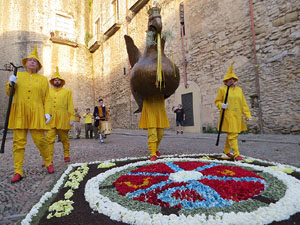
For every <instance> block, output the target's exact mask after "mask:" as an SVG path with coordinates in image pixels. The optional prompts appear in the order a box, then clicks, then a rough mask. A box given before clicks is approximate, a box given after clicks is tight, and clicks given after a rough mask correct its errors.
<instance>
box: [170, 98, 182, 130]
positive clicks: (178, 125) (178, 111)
mask: <svg viewBox="0 0 300 225" xmlns="http://www.w3.org/2000/svg"><path fill="white" fill-rule="evenodd" d="M172 111H173V112H174V113H176V133H177V134H179V132H180V133H181V134H183V124H184V121H185V112H184V109H183V108H182V105H181V104H178V108H177V109H175V110H174V106H173V107H172Z"/></svg>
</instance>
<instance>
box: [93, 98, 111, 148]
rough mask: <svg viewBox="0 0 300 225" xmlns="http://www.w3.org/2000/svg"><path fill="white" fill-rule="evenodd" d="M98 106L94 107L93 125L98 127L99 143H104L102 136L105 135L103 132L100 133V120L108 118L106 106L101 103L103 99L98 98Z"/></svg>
mask: <svg viewBox="0 0 300 225" xmlns="http://www.w3.org/2000/svg"><path fill="white" fill-rule="evenodd" d="M98 102H99V106H96V107H95V108H94V113H93V116H94V119H95V127H98V132H99V140H100V142H101V143H104V140H103V138H104V137H105V134H102V133H101V121H106V120H108V117H109V112H108V110H107V107H106V106H105V105H104V104H103V99H102V98H101V99H99V101H98Z"/></svg>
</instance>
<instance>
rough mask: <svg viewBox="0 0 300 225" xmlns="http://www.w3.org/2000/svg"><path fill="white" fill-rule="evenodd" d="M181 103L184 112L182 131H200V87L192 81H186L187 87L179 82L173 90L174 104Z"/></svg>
mask: <svg viewBox="0 0 300 225" xmlns="http://www.w3.org/2000/svg"><path fill="white" fill-rule="evenodd" d="M178 104H182V106H183V108H184V109H185V112H186V121H185V125H184V132H188V133H202V129H201V127H202V121H201V105H200V88H199V85H198V84H197V83H195V82H193V81H188V82H187V88H186V87H185V86H184V84H180V85H179V87H178V88H177V90H176V92H175V105H176V106H177V105H178Z"/></svg>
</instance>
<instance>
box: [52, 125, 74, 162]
mask: <svg viewBox="0 0 300 225" xmlns="http://www.w3.org/2000/svg"><path fill="white" fill-rule="evenodd" d="M68 132H69V130H60V129H56V128H52V129H51V130H49V131H48V132H47V141H48V143H49V153H50V157H51V162H52V161H53V155H54V142H55V139H56V135H57V134H58V135H59V136H60V140H61V143H62V145H63V149H64V157H70V140H69V136H68Z"/></svg>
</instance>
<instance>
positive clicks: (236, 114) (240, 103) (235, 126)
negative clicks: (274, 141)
mask: <svg viewBox="0 0 300 225" xmlns="http://www.w3.org/2000/svg"><path fill="white" fill-rule="evenodd" d="M233 64H234V62H233V63H232V64H231V66H230V68H229V69H228V71H227V73H226V75H225V77H224V79H223V82H224V84H225V85H224V86H222V87H220V88H219V90H218V94H217V96H216V99H215V105H216V106H217V108H218V109H219V110H220V120H219V123H220V121H221V114H222V113H221V112H222V110H226V111H225V114H224V115H225V116H224V120H223V124H222V128H221V131H223V132H226V133H227V137H226V142H225V147H224V154H226V155H227V156H228V157H231V158H234V159H235V160H241V161H242V160H243V158H242V157H241V156H240V152H239V146H238V134H239V133H240V132H241V131H245V130H247V126H246V124H245V122H244V119H243V115H244V117H245V119H246V120H247V121H248V120H252V117H251V113H250V110H249V107H248V104H247V102H246V99H245V96H244V94H243V91H242V89H241V88H240V87H238V86H236V82H237V81H238V80H239V79H238V78H237V76H236V75H235V74H234V72H233ZM228 87H229V89H228V99H227V103H224V100H225V96H226V91H227V88H228ZM218 127H219V126H218ZM230 149H232V151H233V155H232V154H231V153H230Z"/></svg>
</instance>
